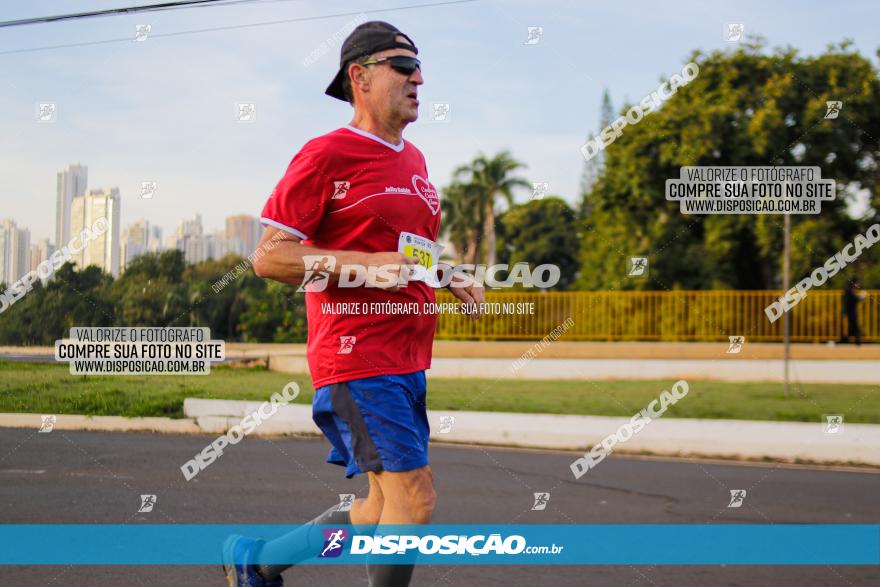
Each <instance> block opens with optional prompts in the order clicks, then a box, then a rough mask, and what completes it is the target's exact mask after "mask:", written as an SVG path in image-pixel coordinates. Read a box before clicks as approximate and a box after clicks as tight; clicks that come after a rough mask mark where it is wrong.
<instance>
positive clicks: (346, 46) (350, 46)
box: [324, 20, 419, 102]
mask: <svg viewBox="0 0 880 587" xmlns="http://www.w3.org/2000/svg"><path fill="white" fill-rule="evenodd" d="M397 35H401V36H403V37H405V38H406V40H407V41H409V42H410V44H409V45H407V44H406V43H401V42H400V41H398V40H397ZM387 49H409V50H410V51H412V52H413V53H415V54H416V55H418V53H419V50H418V49H416V44H415V43H413V41H412V39H410V38H409V37H408V36H407V35H406V34H404V33H402V32H400V31H399V30H397V27H395V26H393V25H391V24H388V23H387V22H383V21H381V20H371V21H369V22H365V23H364V24H362V25H360V26H358V27H357V28H355V29H354V30H353V31H352V32H351V34H350V35H348V38H346V39H345V41H344V42H343V43H342V50H341V51H340V54H339V71H338V72H337V73H336V77H334V78H333V81H332V82H330V85H329V86H327V90H326V91H325V92H324V93H325V94H327V95H328V96H330V97H332V98H336V99H337V100H342V101H343V102H348V100H346V98H345V94H344V93H343V91H342V80H344V79H345V76H346V75H348V72H347V69H348V64H349V63H351V62H352V61H354V60H355V59H358V58H359V57H365V56H367V55H372V54H373V53H378V52H379V51H385V50H387Z"/></svg>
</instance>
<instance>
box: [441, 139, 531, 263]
mask: <svg viewBox="0 0 880 587" xmlns="http://www.w3.org/2000/svg"><path fill="white" fill-rule="evenodd" d="M521 167H525V164H523V163H520V162H519V161H517V160H516V159H514V158H513V157H512V156H511V154H510V152H509V151H507V150H504V151H501V152H500V153H498V154H497V155H495V156H494V157H492V158H487V157H486V156H485V155H484V154H482V153H480V154H479V155H478V156H477V158H476V159H474V160H473V161H472V162H471V163H469V164H467V165H462V166H460V167H458V168H457V169H455V171H454V172H453V177H454V178H455V181H457V182H462V183H464V184H466V185H471V186H474V187H473V188H471V189H473V190H475V194H476V199H475V200H476V201H474V202H473V203H474V204H475V205H476V207H477V210H479V211H480V212H481V214H480V216H482V224H483V231H482V242H483V243H484V244H485V253H486V254H485V260H486V264H487V265H494V264H495V199H496V198H497V197H498V196H499V195H500V196H502V197H504V199H505V201H506V202H507V203H508V205H512V204H513V188H514V187H520V186H521V187H526V188H530V187H531V184H530V183H529V182H527V181H526V180H524V179H522V178H521V177H513V176H511V175H510V173H511V172H513V171H514V170H516V169H519V168H521ZM472 217H473V216H472Z"/></svg>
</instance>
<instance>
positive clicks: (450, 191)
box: [440, 181, 484, 265]
mask: <svg viewBox="0 0 880 587" xmlns="http://www.w3.org/2000/svg"><path fill="white" fill-rule="evenodd" d="M440 207H441V209H442V210H443V223H442V224H441V229H442V230H443V234H444V235H446V236H447V238H449V241H450V243H451V244H452V247H453V248H454V249H455V260H454V262H455V264H456V265H460V264H462V263H468V264H471V265H474V264H476V262H477V253H478V252H479V248H480V247H479V242H480V230H481V228H482V226H483V212H484V208H483V207H482V206H481V205H480V194H479V187H478V186H477V185H476V184H473V183H462V182H458V181H454V182H452V184H450V185H449V186H448V187H446V188H445V189H444V190H443V199H442V200H441V201H440Z"/></svg>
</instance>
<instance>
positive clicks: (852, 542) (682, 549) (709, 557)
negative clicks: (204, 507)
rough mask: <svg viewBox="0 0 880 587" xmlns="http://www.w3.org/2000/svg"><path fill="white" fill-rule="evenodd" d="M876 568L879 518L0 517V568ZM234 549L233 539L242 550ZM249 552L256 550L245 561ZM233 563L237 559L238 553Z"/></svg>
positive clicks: (879, 548) (879, 557) (879, 561)
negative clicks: (291, 521)
mask: <svg viewBox="0 0 880 587" xmlns="http://www.w3.org/2000/svg"><path fill="white" fill-rule="evenodd" d="M234 535H239V536H245V537H250V538H259V539H263V540H267V541H272V540H274V539H279V538H280V540H279V541H276V542H273V543H270V544H269V546H268V547H260V548H254V549H252V550H251V551H250V552H249V553H248V557H249V562H252V563H253V562H260V563H274V564H286V563H290V564H292V563H297V564H361V565H362V564H364V563H365V562H366V561H367V560H369V561H370V562H384V563H389V564H395V563H407V562H416V563H418V564H432V565H437V564H439V565H443V564H450V565H481V564H482V565H499V564H516V565H522V564H537V565H554V564H559V565H717V564H727V565H878V564H880V525H878V524H870V525H862V524H823V525H778V524H774V525H746V524H743V525H739V524H727V525H719V524H715V525H709V524H702V525H691V524H627V525H576V524H571V525H537V524H535V525H533V524H517V525H512V524H506V525H504V524H468V525H461V524H456V525H448V524H431V525H426V526H415V525H407V526H380V527H378V528H370V527H360V526H313V525H306V526H288V525H276V524H272V525H266V524H258V525H249V524H236V525H215V524H156V525H153V524H150V525H142V524H139V525H130V524H129V525H122V524H106V525H102V524H5V525H0V564H2V565H67V564H73V565H202V564H205V565H208V564H209V565H214V564H220V563H221V562H222V558H223V556H224V555H222V554H221V553H222V552H224V545H225V553H226V554H225V557H226V558H227V560H228V559H229V558H230V557H233V558H240V557H242V556H244V555H243V554H242V553H243V552H245V551H247V550H248V549H247V548H246V545H247V544H249V543H250V542H249V541H248V540H241V539H239V540H238V541H236V540H235V539H230V536H234ZM242 545H244V546H242ZM254 556H256V558H254ZM239 562H240V561H239Z"/></svg>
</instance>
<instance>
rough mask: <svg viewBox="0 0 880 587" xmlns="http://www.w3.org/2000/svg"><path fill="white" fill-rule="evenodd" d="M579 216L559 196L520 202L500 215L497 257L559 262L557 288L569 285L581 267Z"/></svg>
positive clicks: (511, 260)
mask: <svg viewBox="0 0 880 587" xmlns="http://www.w3.org/2000/svg"><path fill="white" fill-rule="evenodd" d="M579 244H580V239H579V235H578V220H577V218H576V216H575V212H574V210H572V209H571V207H570V206H569V205H568V204H567V203H566V202H565V200H563V199H562V198H558V197H545V198H543V199H541V200H531V201H529V202H527V203H525V204H519V205H517V206H514V207H512V208H511V209H510V210H508V211H507V212H505V213H504V214H502V215H501V216H499V218H498V261H499V262H501V263H507V264H508V265H511V266H512V265H514V264H516V263H522V262H525V263H528V264H529V267H530V268H531V269H534V268H535V267H536V266H538V265H542V264H545V263H546V264H552V265H557V266H559V269H560V280H559V284H558V285H557V286H556V287H555V289H567V288H568V287H569V285H570V284H571V283H572V282H573V281H574V279H575V274H576V272H577V270H578V247H579Z"/></svg>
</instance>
